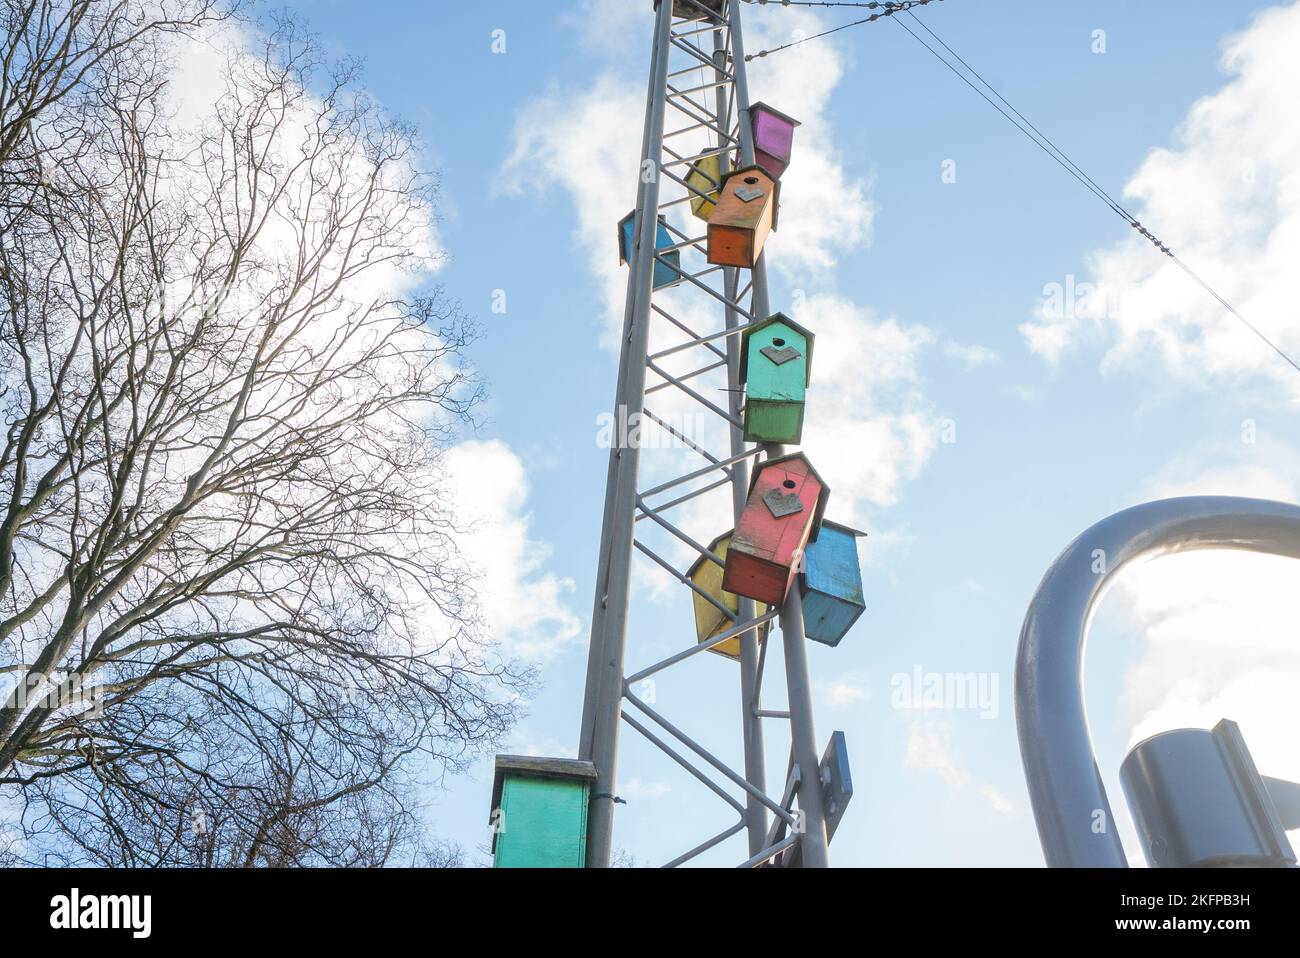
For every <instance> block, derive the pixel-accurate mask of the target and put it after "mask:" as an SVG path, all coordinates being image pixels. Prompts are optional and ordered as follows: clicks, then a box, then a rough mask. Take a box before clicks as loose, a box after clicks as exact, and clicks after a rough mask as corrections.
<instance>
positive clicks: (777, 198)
mask: <svg viewBox="0 0 1300 958" xmlns="http://www.w3.org/2000/svg"><path fill="white" fill-rule="evenodd" d="M733 176H761V177H762V178H763V179H765V180H767V182H768V185H769V186H771V187H772V230H773V232H775V231H776V218H777V216H778V215H780V212H781V181H780V180H777V179H773V177H772V174H771V173H769V172H767V170H765V169H763V168H762V167H761V166H758V165H754V166H742V167H740V169H738V170H730V171H729V172H727V173H726V174H724V175H723V177H722V190H721V192H723V193H725V192H726V191H727V181H728V180H730V179H731V178H732V177H733Z"/></svg>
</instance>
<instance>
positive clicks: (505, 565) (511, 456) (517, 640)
mask: <svg viewBox="0 0 1300 958" xmlns="http://www.w3.org/2000/svg"><path fill="white" fill-rule="evenodd" d="M447 458H448V462H447V464H448V471H449V474H450V483H449V487H450V488H453V489H455V490H456V491H455V497H456V513H455V514H456V515H457V517H458V518H459V519H460V521H462V522H464V523H466V524H468V525H469V527H470V529H469V533H468V534H467V535H465V536H463V537H462V539H461V541H460V543H459V545H460V549H461V551H462V552H463V553H464V554H465V557H466V558H467V559H468V560H469V561H470V563H471V564H472V566H473V567H474V569H475V570H476V571H478V573H479V575H480V582H479V602H478V605H479V608H480V610H481V612H482V615H483V617H484V619H485V620H486V624H487V625H488V627H489V629H490V632H491V635H492V636H493V637H494V638H495V639H496V640H497V641H498V642H500V643H501V644H502V646H503V647H504V649H505V650H506V651H507V652H509V653H511V654H514V655H519V656H522V657H523V658H526V659H530V660H545V659H546V658H548V657H550V656H552V655H554V654H555V653H557V652H558V651H560V650H561V649H563V648H564V647H565V646H566V645H568V644H569V643H571V642H574V641H575V640H577V639H578V638H579V637H580V636H581V626H582V623H581V620H580V619H579V618H578V617H577V616H576V615H574V613H573V612H572V611H571V609H570V608H569V604H568V603H569V596H570V595H571V593H573V591H574V583H573V581H572V580H570V579H566V578H562V577H560V576H557V575H555V574H554V573H551V572H548V571H546V564H547V561H548V560H549V558H550V556H551V549H550V547H549V546H548V545H547V544H546V543H544V542H539V541H538V540H537V539H535V538H534V537H533V533H532V516H531V514H530V513H529V512H528V509H527V506H528V492H529V487H528V475H527V471H526V469H525V467H524V464H523V461H522V460H521V459H520V458H519V456H517V455H516V454H515V453H514V452H513V451H512V450H511V449H510V447H509V446H507V445H506V444H505V443H503V442H500V441H496V440H492V441H477V440H476V441H471V442H465V443H461V444H460V445H457V446H455V447H453V448H452V449H451V450H450V451H449V452H448V457H447Z"/></svg>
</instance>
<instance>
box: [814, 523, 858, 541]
mask: <svg viewBox="0 0 1300 958" xmlns="http://www.w3.org/2000/svg"><path fill="white" fill-rule="evenodd" d="M822 526H823V528H824V527H826V526H830V527H831V528H833V529H839V530H840V531H841V532H847V533H849V534H850V535H854V536H861V537H862V538H864V539H865V538H866V537H867V534H866V533H865V532H863V531H862V530H861V529H855V528H853V527H852V526H846V525H845V524H844V523H842V522H832V521H831V520H830V519H823V520H822Z"/></svg>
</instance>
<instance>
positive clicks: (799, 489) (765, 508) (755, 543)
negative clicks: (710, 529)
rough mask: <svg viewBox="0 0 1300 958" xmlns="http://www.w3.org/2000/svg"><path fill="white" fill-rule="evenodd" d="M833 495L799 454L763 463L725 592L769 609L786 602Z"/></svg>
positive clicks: (731, 555) (735, 537)
mask: <svg viewBox="0 0 1300 958" xmlns="http://www.w3.org/2000/svg"><path fill="white" fill-rule="evenodd" d="M829 497H830V488H829V487H827V485H826V483H825V482H824V481H823V480H822V477H821V476H819V475H818V474H817V470H816V469H814V468H813V467H812V463H810V462H809V461H808V457H807V456H805V455H804V454H803V453H801V452H796V453H793V454H791V455H789V456H781V457H780V458H779V459H769V460H767V461H766V462H762V463H759V464H758V465H757V466H756V467H755V469H754V478H753V479H752V480H751V481H750V484H749V499H748V501H747V502H746V503H745V509H744V511H743V512H742V513H741V514H740V521H739V522H738V523H737V524H736V531H735V532H734V533H733V534H732V538H731V546H730V548H729V549H728V550H727V564H726V568H725V569H724V570H723V573H722V588H723V589H724V590H725V591H727V592H734V593H735V594H736V595H744V596H748V597H749V598H751V599H757V600H758V601H759V602H766V603H767V604H768V605H776V606H779V605H781V604H782V603H784V602H785V596H786V593H787V592H789V591H790V586H791V584H792V583H793V582H794V577H795V574H796V573H797V572H798V570H799V563H800V560H801V559H802V558H803V551H804V547H805V546H806V545H807V544H808V543H809V542H811V541H814V540H815V539H816V538H817V532H818V530H819V529H820V528H821V524H822V516H823V515H824V514H825V512H826V500H827V499H828V498H829Z"/></svg>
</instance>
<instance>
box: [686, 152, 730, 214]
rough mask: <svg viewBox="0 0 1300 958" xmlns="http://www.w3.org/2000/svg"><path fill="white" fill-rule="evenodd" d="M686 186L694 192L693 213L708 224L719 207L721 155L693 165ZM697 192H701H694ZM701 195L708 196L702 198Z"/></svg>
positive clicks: (692, 193) (707, 157) (692, 196)
mask: <svg viewBox="0 0 1300 958" xmlns="http://www.w3.org/2000/svg"><path fill="white" fill-rule="evenodd" d="M686 185H687V186H689V187H690V188H691V190H692V192H691V212H692V213H694V214H695V216H696V217H697V218H698V219H702V220H704V222H706V223H707V222H708V221H709V217H710V216H711V215H712V214H713V208H714V207H715V206H717V205H718V188H719V187H720V186H721V185H722V162H721V159H720V155H719V154H717V153H715V154H713V155H712V156H706V157H704V158H703V159H701V160H698V161H697V162H695V163H693V164H691V171H690V173H688V174H686ZM696 190H698V191H699V192H694V191H696ZM701 193H704V194H707V195H705V196H701V195H700V194H701Z"/></svg>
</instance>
